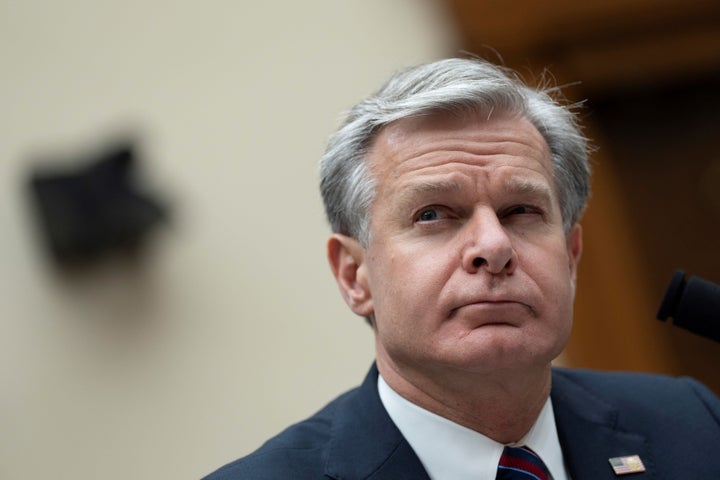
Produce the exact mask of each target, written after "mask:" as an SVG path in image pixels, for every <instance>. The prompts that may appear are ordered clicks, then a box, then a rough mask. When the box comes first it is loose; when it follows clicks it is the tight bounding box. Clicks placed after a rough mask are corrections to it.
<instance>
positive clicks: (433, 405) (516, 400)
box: [377, 357, 551, 444]
mask: <svg viewBox="0 0 720 480" xmlns="http://www.w3.org/2000/svg"><path fill="white" fill-rule="evenodd" d="M377 364H378V370H379V371H380V374H381V375H382V376H383V379H384V380H385V382H387V384H388V385H389V386H390V387H391V388H392V389H393V390H395V391H396V392H397V393H398V394H399V395H401V396H402V397H404V398H405V399H407V400H409V401H410V402H412V403H414V404H416V405H418V406H420V407H422V408H424V409H426V410H429V411H430V412H433V413H435V414H436V415H440V416H441V417H444V418H447V419H448V420H451V421H453V422H455V423H457V424H459V425H462V426H464V427H467V428H470V429H472V430H475V431H477V432H479V433H482V434H483V435H485V436H486V437H489V438H491V439H493V440H495V441H496V442H499V443H503V444H509V443H514V442H517V441H519V440H520V439H521V438H522V437H523V436H525V434H527V433H528V432H529V431H530V428H532V426H533V424H534V423H535V421H536V420H537V418H538V416H539V415H540V411H541V410H542V408H543V406H544V405H545V402H546V401H547V398H548V395H549V394H550V382H551V380H550V365H546V366H543V367H541V368H537V369H534V370H528V369H517V370H513V371H503V372H493V373H490V374H481V373H476V372H464V371H458V370H455V369H443V371H442V372H440V371H438V372H435V374H430V375H428V373H427V371H423V372H419V371H417V370H414V369H412V368H398V366H397V365H396V364H394V363H393V362H391V361H389V360H388V359H385V358H380V357H378V359H377Z"/></svg>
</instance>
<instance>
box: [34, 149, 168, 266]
mask: <svg viewBox="0 0 720 480" xmlns="http://www.w3.org/2000/svg"><path fill="white" fill-rule="evenodd" d="M136 164H137V158H136V155H135V154H134V151H133V147H132V145H131V144H122V145H119V146H116V147H113V148H110V149H108V150H107V151H105V152H103V153H102V154H100V155H97V156H95V157H93V158H92V159H90V161H89V162H86V163H85V165H84V166H81V167H79V168H76V169H68V170H66V171H63V172H57V171H52V172H51V171H48V170H47V169H44V170H43V169H38V170H36V171H35V172H33V173H32V175H31V178H30V182H29V183H30V185H29V187H30V192H31V196H32V197H33V199H34V202H33V203H34V205H35V207H36V208H35V210H36V212H37V216H38V220H39V224H40V230H41V232H42V233H43V234H44V235H43V236H44V237H45V241H46V242H45V243H46V244H47V246H48V247H49V250H50V252H51V254H52V255H53V257H54V258H55V259H56V260H57V261H59V262H63V263H64V262H85V261H89V260H92V259H94V258H97V257H98V256H100V255H101V254H104V253H107V252H110V251H118V250H128V249H133V248H135V247H137V246H138V245H139V244H140V243H141V242H142V240H143V239H144V238H145V237H146V234H147V233H148V232H149V231H150V230H151V228H152V227H154V226H155V225H157V224H158V223H159V222H160V221H162V220H164V219H166V218H167V211H166V207H165V206H163V205H162V204H161V202H159V201H158V200H156V199H155V198H153V196H152V195H149V194H147V193H141V192H140V191H139V190H138V187H137V186H136V185H135V180H136V179H135V177H134V174H135V167H136Z"/></svg>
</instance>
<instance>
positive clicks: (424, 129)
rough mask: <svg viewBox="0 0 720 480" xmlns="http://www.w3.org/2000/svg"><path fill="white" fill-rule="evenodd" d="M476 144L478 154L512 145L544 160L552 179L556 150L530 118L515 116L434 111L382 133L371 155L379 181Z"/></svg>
mask: <svg viewBox="0 0 720 480" xmlns="http://www.w3.org/2000/svg"><path fill="white" fill-rule="evenodd" d="M468 142H472V146H471V148H473V149H475V152H476V153H478V154H482V153H485V151H486V150H488V151H489V150H492V149H494V148H497V147H498V145H509V144H512V146H513V147H512V148H513V149H514V153H516V154H517V155H518V156H527V157H535V158H537V157H538V153H540V155H539V156H540V157H541V161H542V163H543V167H544V168H545V169H546V170H547V173H548V175H549V176H550V177H553V175H552V164H551V154H550V148H549V146H548V144H547V142H546V141H545V138H544V137H543V136H542V135H541V134H540V132H539V131H538V130H537V128H535V126H534V125H533V124H532V123H531V122H530V120H528V119H527V118H526V117H525V116H523V115H522V114H519V113H511V112H498V111H495V112H492V111H491V112H489V113H454V112H433V113H427V114H422V115H415V116H411V117H407V118H403V119H401V120H397V121H395V122H392V123H390V124H388V125H386V126H384V127H383V128H382V129H381V130H380V131H378V132H377V133H376V135H375V137H374V139H373V142H372V144H371V146H370V148H369V150H368V154H367V156H366V162H367V166H368V168H369V170H370V172H371V173H372V174H373V176H374V177H375V179H376V180H381V179H382V178H383V177H386V176H387V175H392V170H393V169H394V168H395V167H396V165H397V163H402V162H404V161H406V160H408V159H412V158H416V157H421V156H423V155H425V154H427V153H428V152H430V151H432V150H433V149H447V150H448V151H452V150H453V149H456V148H457V149H462V148H463V147H467V146H468V145H469V144H468Z"/></svg>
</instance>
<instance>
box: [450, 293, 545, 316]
mask: <svg viewBox="0 0 720 480" xmlns="http://www.w3.org/2000/svg"><path fill="white" fill-rule="evenodd" d="M514 308H522V309H527V310H528V311H529V312H530V313H531V314H532V315H533V316H535V314H536V311H535V309H534V308H533V307H532V305H530V304H529V303H526V302H524V301H522V300H516V299H510V298H492V299H479V300H470V301H465V302H459V303H458V304H457V306H455V307H453V308H452V309H451V310H450V315H449V317H450V318H452V317H454V316H455V315H457V314H458V313H459V312H461V311H468V312H469V311H476V312H477V313H478V314H481V313H483V312H486V313H487V314H489V315H492V313H493V312H495V313H501V312H503V311H505V310H512V309H514Z"/></svg>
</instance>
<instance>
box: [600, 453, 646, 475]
mask: <svg viewBox="0 0 720 480" xmlns="http://www.w3.org/2000/svg"><path fill="white" fill-rule="evenodd" d="M608 461H609V462H610V466H611V467H612V469H613V471H614V472H615V475H627V474H629V473H641V472H644V471H645V465H643V462H642V460H640V455H628V456H626V457H613V458H610V459H608Z"/></svg>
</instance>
